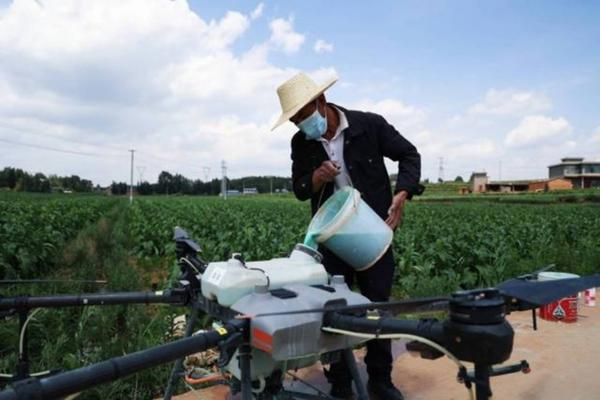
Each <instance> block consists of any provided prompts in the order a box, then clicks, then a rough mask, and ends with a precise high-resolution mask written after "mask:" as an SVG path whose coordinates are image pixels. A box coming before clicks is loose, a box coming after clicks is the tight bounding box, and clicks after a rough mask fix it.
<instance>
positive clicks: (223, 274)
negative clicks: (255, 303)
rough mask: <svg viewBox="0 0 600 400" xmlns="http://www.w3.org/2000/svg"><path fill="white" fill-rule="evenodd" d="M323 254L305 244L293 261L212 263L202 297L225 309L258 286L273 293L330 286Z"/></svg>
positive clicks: (298, 247)
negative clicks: (294, 286)
mask: <svg viewBox="0 0 600 400" xmlns="http://www.w3.org/2000/svg"><path fill="white" fill-rule="evenodd" d="M320 259H321V258H320V254H319V253H318V252H316V251H314V250H313V249H310V248H308V247H306V246H304V245H302V244H298V245H296V247H295V248H294V250H293V251H292V253H291V254H290V256H289V257H284V258H273V259H271V260H266V261H251V262H246V263H244V262H243V261H242V260H241V258H240V257H235V255H234V256H233V257H232V258H231V259H229V260H228V261H219V262H212V263H210V264H209V265H208V267H207V268H206V271H205V272H204V274H203V275H202V281H201V285H202V295H203V296H204V297H206V298H209V299H211V300H217V302H218V303H219V304H220V305H222V306H225V307H229V306H231V305H232V304H233V303H235V302H236V301H237V300H239V299H240V298H242V297H243V296H245V295H247V294H249V293H252V292H253V291H254V287H255V286H257V285H264V284H268V285H269V289H280V288H281V287H283V286H284V285H289V284H291V283H300V284H305V285H324V284H327V280H328V278H327V272H326V271H325V268H324V267H323V265H322V264H321V263H320Z"/></svg>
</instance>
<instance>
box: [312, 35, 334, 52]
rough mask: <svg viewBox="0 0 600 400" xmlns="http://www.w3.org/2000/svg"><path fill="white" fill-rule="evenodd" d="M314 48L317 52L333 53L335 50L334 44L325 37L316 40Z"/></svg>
mask: <svg viewBox="0 0 600 400" xmlns="http://www.w3.org/2000/svg"><path fill="white" fill-rule="evenodd" d="M313 49H314V51H315V53H317V54H322V53H331V52H332V51H333V44H331V43H328V42H326V41H324V40H323V39H319V40H317V41H316V42H315V46H314V47H313Z"/></svg>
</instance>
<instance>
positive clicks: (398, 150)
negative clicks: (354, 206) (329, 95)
mask: <svg viewBox="0 0 600 400" xmlns="http://www.w3.org/2000/svg"><path fill="white" fill-rule="evenodd" d="M336 107H337V108H339V109H340V110H342V111H343V112H344V113H345V114H346V118H347V119H348V125H349V126H348V128H346V129H345V130H344V162H345V163H346V168H347V169H348V173H349V175H350V179H351V180H352V185H353V186H354V187H355V188H356V189H357V190H358V191H359V192H361V195H362V198H363V199H364V200H365V201H366V202H367V204H368V205H369V206H370V207H371V208H372V209H373V210H375V212H376V213H377V214H379V216H380V217H381V218H382V219H385V218H387V211H388V209H389V207H390V205H391V202H392V189H391V186H390V179H389V176H388V172H387V169H386V167H385V163H384V162H383V159H384V157H387V158H390V159H391V160H394V161H397V162H398V178H397V180H396V188H395V191H394V193H397V192H399V191H401V190H406V191H407V192H408V194H409V198H411V197H412V196H414V195H419V194H421V193H422V192H423V189H424V188H423V186H421V185H420V184H419V179H420V177H421V156H420V155H419V153H418V152H417V149H416V148H415V146H413V145H412V144H411V143H410V142H409V141H408V140H406V139H405V138H404V137H402V135H400V133H398V131H397V130H396V129H395V128H394V127H393V126H392V125H390V124H389V123H387V121H386V120H385V119H384V118H383V117H382V116H380V115H377V114H373V113H368V112H361V111H352V110H346V109H344V108H342V107H339V106H337V105H336ZM328 159H329V157H328V155H327V152H326V151H325V149H324V148H323V145H322V144H321V142H319V141H316V140H307V139H306V137H305V135H304V133H302V132H301V131H298V132H297V133H296V134H295V135H294V136H293V138H292V181H293V186H294V194H295V195H296V197H297V198H298V199H299V200H307V199H311V206H312V213H313V214H314V213H315V212H316V211H317V209H318V206H319V205H318V204H317V203H318V202H319V197H320V196H321V190H319V191H317V192H316V193H313V190H312V174H313V172H314V171H315V169H317V168H319V166H320V165H321V163H322V162H323V161H325V160H328ZM333 189H334V184H333V182H330V183H327V184H326V185H325V188H324V189H323V194H322V198H321V204H322V203H323V202H324V201H325V200H326V199H327V198H328V197H329V196H331V195H332V194H333Z"/></svg>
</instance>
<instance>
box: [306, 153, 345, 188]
mask: <svg viewBox="0 0 600 400" xmlns="http://www.w3.org/2000/svg"><path fill="white" fill-rule="evenodd" d="M339 174H340V165H339V164H338V163H337V162H336V161H331V160H327V161H323V164H321V166H320V167H319V168H317V169H315V172H313V175H312V187H313V192H316V191H318V190H319V189H321V187H322V186H323V185H324V184H325V183H327V182H331V181H333V179H334V178H335V177H336V176H337V175H339Z"/></svg>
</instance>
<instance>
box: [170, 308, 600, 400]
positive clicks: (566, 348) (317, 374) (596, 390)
mask: <svg viewBox="0 0 600 400" xmlns="http://www.w3.org/2000/svg"><path fill="white" fill-rule="evenodd" d="M508 319H509V321H510V322H511V324H512V325H513V328H514V329H515V332H516V335H515V343H514V349H513V353H512V356H511V359H510V360H509V362H518V361H520V360H522V359H526V360H527V361H529V364H530V365H531V369H532V371H531V373H530V374H527V375H525V374H512V375H506V376H501V377H496V378H492V389H493V392H494V398H495V399H515V400H541V399H544V400H563V399H569V400H594V399H599V398H600V307H583V308H582V309H581V310H580V318H579V321H578V322H577V323H574V324H563V323H555V322H548V321H544V320H540V319H538V331H537V332H535V331H533V329H532V322H531V314H530V312H521V313H514V314H512V315H510V316H509V318H508ZM357 353H360V352H357ZM394 353H395V355H396V356H397V357H396V361H395V362H394V383H396V385H398V387H400V388H401V390H402V392H403V393H404V394H405V396H406V398H407V400H425V399H427V400H430V399H434V400H435V399H440V400H465V399H468V395H467V391H466V389H465V388H464V386H462V385H459V384H458V383H457V382H456V372H457V370H456V366H455V364H454V363H452V362H451V361H450V360H448V359H447V358H441V359H438V360H436V361H429V360H422V359H420V358H416V357H412V356H411V355H409V354H408V353H406V352H405V351H404V346H403V345H402V343H400V342H396V343H395V346H394ZM357 357H358V358H359V359H362V354H357ZM359 368H360V369H361V373H362V374H365V370H364V364H363V363H362V360H361V361H360V362H359ZM299 375H301V376H302V377H303V378H305V379H307V380H308V381H310V382H311V383H312V384H314V385H316V386H317V387H319V388H321V389H323V390H325V391H326V390H327V389H328V385H327V383H326V382H325V380H324V379H323V377H322V370H321V367H320V366H314V367H312V368H309V369H307V370H305V371H302V373H299ZM291 385H293V386H295V385H296V384H293V383H292V384H291ZM297 387H300V386H297ZM201 393H202V396H204V397H203V400H225V399H237V398H238V396H235V397H231V396H229V394H228V389H227V388H225V387H215V388H212V389H210V390H205V391H202V392H201ZM176 399H177V400H196V399H198V397H197V396H196V395H194V394H191V393H188V394H185V395H181V396H178V397H176Z"/></svg>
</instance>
